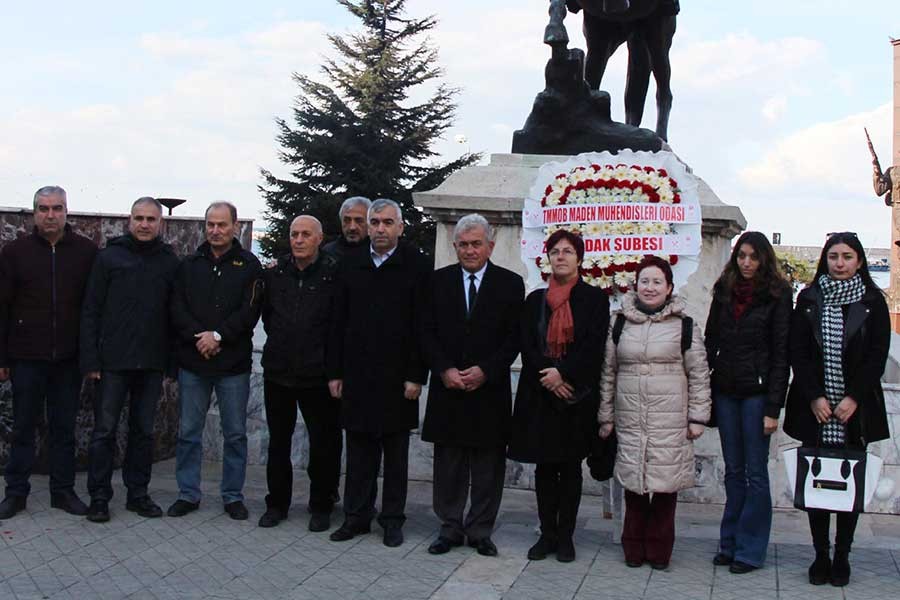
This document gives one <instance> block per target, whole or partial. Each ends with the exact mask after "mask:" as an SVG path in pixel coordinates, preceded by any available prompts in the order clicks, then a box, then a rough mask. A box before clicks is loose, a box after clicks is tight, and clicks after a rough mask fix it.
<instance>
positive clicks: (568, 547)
mask: <svg viewBox="0 0 900 600" xmlns="http://www.w3.org/2000/svg"><path fill="white" fill-rule="evenodd" d="M556 560H558V561H559V562H572V561H573V560H575V544H574V543H572V538H570V537H565V538H559V542H558V543H557V544H556Z"/></svg>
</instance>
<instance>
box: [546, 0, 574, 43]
mask: <svg viewBox="0 0 900 600" xmlns="http://www.w3.org/2000/svg"><path fill="white" fill-rule="evenodd" d="M549 12H550V22H549V23H548V24H547V27H546V29H544V43H545V44H547V45H549V46H551V47H553V49H554V50H556V49H557V48H559V47H561V48H565V47H566V46H568V44H569V32H567V31H566V26H565V23H564V21H565V18H566V12H567V9H566V0H550V11H549Z"/></svg>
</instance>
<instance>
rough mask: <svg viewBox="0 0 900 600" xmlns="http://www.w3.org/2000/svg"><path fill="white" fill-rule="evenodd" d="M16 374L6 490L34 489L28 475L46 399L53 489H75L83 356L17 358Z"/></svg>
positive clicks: (19, 492) (22, 491) (23, 493)
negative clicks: (80, 362) (78, 358)
mask: <svg viewBox="0 0 900 600" xmlns="http://www.w3.org/2000/svg"><path fill="white" fill-rule="evenodd" d="M11 378H12V393H13V426H12V435H11V436H10V448H9V461H8V462H7V463H6V473H5V477H6V495H7V496H20V497H25V496H27V495H28V493H29V492H30V491H31V485H30V484H29V483H28V478H29V477H30V476H31V469H32V467H33V466H34V455H35V447H34V437H35V436H34V432H35V429H36V428H37V424H38V420H39V418H40V417H41V416H42V415H43V413H44V403H45V402H46V406H47V426H48V438H49V446H50V492H51V493H59V492H65V491H69V490H72V489H73V488H74V486H75V417H76V415H77V414H78V408H79V405H80V398H81V374H80V373H79V371H78V361H77V360H75V359H70V360H64V361H58V362H49V361H41V360H18V361H14V362H13V364H12V369H11Z"/></svg>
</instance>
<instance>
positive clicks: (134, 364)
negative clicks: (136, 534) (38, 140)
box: [80, 197, 178, 523]
mask: <svg viewBox="0 0 900 600" xmlns="http://www.w3.org/2000/svg"><path fill="white" fill-rule="evenodd" d="M162 220H163V214H162V206H161V205H160V203H159V202H158V201H157V200H156V199H154V198H150V197H144V198H139V199H138V200H137V201H136V202H135V203H134V204H133V205H132V207H131V217H130V218H129V220H128V233H126V234H125V235H123V236H120V237H117V238H113V239H111V240H110V241H109V243H108V244H107V245H106V248H104V249H103V250H102V251H100V254H99V255H98V257H97V260H95V261H94V267H93V269H92V270H91V277H90V279H89V280H88V286H87V290H86V292H85V297H84V302H83V304H82V309H81V340H80V342H81V352H80V363H81V370H82V372H83V373H85V374H86V375H87V377H88V378H89V379H91V380H93V381H96V382H97V396H96V399H95V402H94V431H93V434H92V435H91V445H90V451H89V456H90V466H89V469H88V492H89V493H90V495H91V505H90V507H89V508H88V513H87V519H88V521H93V522H97V523H99V522H104V521H108V520H109V501H110V500H111V499H112V496H113V489H112V471H113V457H114V456H115V450H116V430H117V429H118V424H119V416H120V415H121V413H122V408H123V406H124V405H125V399H126V397H129V396H130V398H131V401H130V403H129V406H128V449H127V451H126V453H125V461H124V463H123V465H122V479H123V480H124V482H125V487H126V488H127V489H128V498H127V501H126V504H125V508H126V509H128V510H130V511H132V512H136V513H138V514H139V515H141V516H142V517H160V516H162V509H160V507H159V506H157V504H156V503H155V502H153V500H151V499H150V496H149V494H148V492H147V486H148V484H149V483H150V473H151V470H152V465H153V423H154V420H155V416H156V404H157V402H158V401H159V397H160V394H161V393H162V382H163V374H164V372H165V371H166V368H167V367H168V366H169V361H170V354H171V352H170V350H171V347H170V341H171V340H170V335H169V330H170V326H169V300H170V297H171V293H172V286H173V284H174V281H175V273H176V271H177V270H178V257H176V256H175V252H174V251H173V250H172V248H171V246H169V245H168V244H166V243H164V242H163V241H162V239H160V229H161V226H162Z"/></svg>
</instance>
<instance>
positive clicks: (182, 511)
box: [166, 500, 200, 517]
mask: <svg viewBox="0 0 900 600" xmlns="http://www.w3.org/2000/svg"><path fill="white" fill-rule="evenodd" d="M198 508H200V503H199V502H188V501H187V500H176V501H175V503H174V504H172V506H170V507H169V510H167V511H166V514H167V515H169V516H170V517H183V516H184V515H186V514H188V513H190V512H194V511H195V510H197V509H198Z"/></svg>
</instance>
